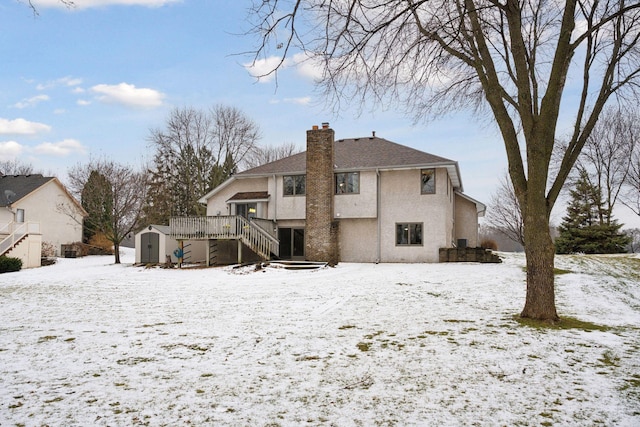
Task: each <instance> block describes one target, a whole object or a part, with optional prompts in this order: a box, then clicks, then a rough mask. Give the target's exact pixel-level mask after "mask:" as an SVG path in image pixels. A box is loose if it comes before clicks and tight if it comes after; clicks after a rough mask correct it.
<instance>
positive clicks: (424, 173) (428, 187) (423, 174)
mask: <svg viewBox="0 0 640 427" xmlns="http://www.w3.org/2000/svg"><path fill="white" fill-rule="evenodd" d="M420 178H421V180H420V184H421V186H422V187H421V188H420V192H421V193H422V194H435V192H436V170H435V169H422V170H421V171H420Z"/></svg>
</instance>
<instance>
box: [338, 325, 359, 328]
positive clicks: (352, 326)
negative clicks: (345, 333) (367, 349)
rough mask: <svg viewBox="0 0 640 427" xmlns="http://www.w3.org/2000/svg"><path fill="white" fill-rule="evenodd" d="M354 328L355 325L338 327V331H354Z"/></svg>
mask: <svg viewBox="0 0 640 427" xmlns="http://www.w3.org/2000/svg"><path fill="white" fill-rule="evenodd" d="M355 327H356V326H355V325H343V326H340V327H339V328H338V329H354V328H355Z"/></svg>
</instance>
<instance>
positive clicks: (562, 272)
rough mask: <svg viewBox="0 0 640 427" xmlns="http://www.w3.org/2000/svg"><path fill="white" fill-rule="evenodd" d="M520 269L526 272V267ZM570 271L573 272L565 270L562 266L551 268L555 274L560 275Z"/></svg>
mask: <svg viewBox="0 0 640 427" xmlns="http://www.w3.org/2000/svg"><path fill="white" fill-rule="evenodd" d="M522 271H523V272H524V273H526V272H527V267H522ZM570 273H573V271H571V270H565V269H563V268H557V267H554V268H553V274H554V275H556V276H560V275H563V274H570Z"/></svg>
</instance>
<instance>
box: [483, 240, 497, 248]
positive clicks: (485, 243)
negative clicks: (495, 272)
mask: <svg viewBox="0 0 640 427" xmlns="http://www.w3.org/2000/svg"><path fill="white" fill-rule="evenodd" d="M480 247H481V248H482V249H491V250H492V251H497V250H498V243H497V242H496V241H495V240H493V239H482V241H481V242H480Z"/></svg>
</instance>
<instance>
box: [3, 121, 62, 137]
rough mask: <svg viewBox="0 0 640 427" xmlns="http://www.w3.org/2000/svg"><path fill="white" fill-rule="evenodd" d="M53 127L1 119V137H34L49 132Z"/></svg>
mask: <svg viewBox="0 0 640 427" xmlns="http://www.w3.org/2000/svg"><path fill="white" fill-rule="evenodd" d="M50 130H51V126H48V125H45V124H43V123H37V122H30V121H28V120H25V119H15V120H8V119H2V118H0V135H3V134H4V135H34V134H37V133H41V132H49V131H50Z"/></svg>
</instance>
